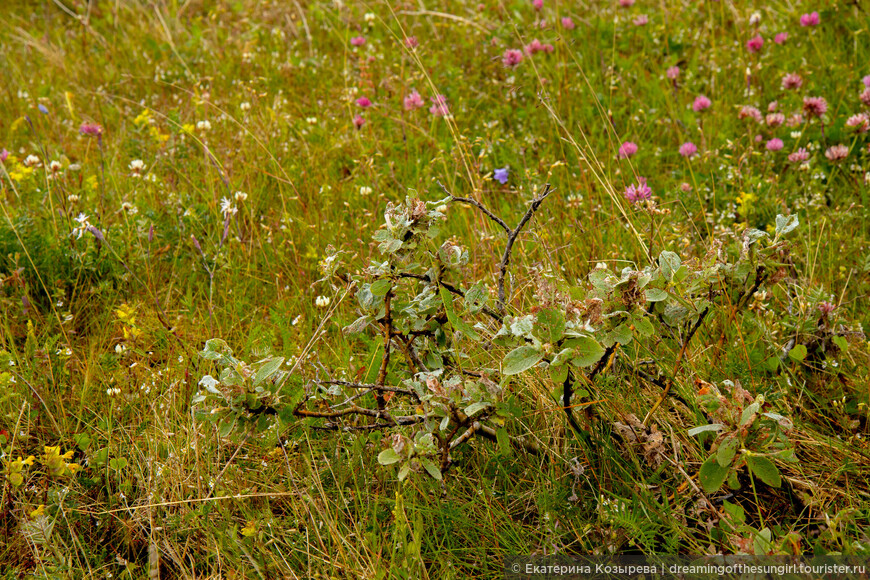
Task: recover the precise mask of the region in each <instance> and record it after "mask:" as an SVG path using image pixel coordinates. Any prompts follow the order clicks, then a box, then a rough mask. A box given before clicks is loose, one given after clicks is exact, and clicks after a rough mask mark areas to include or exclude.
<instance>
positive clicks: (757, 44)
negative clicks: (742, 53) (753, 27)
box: [746, 36, 764, 52]
mask: <svg viewBox="0 0 870 580" xmlns="http://www.w3.org/2000/svg"><path fill="white" fill-rule="evenodd" d="M762 46H764V39H763V38H761V36H755V37H753V38H750V39H749V41H747V43H746V49H747V50H748V51H749V52H758V51H759V50H761V47H762Z"/></svg>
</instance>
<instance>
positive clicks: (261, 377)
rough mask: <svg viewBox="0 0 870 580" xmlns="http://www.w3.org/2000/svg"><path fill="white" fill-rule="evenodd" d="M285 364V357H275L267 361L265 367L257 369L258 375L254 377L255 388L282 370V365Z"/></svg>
mask: <svg viewBox="0 0 870 580" xmlns="http://www.w3.org/2000/svg"><path fill="white" fill-rule="evenodd" d="M282 364H284V357H283V356H279V357H273V358H270V359H267V360H266V362H265V363H263V366H261V367H260V368H259V369H257V372H256V374H255V375H254V386H255V387H256V386H257V385H259V384H260V383H262V382H263V381H266V380H268V379H270V378H272V376H273V375H274V374H275V373H277V372H278V369H280V368H281V365H282Z"/></svg>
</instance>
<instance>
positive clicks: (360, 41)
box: [350, 36, 366, 46]
mask: <svg viewBox="0 0 870 580" xmlns="http://www.w3.org/2000/svg"><path fill="white" fill-rule="evenodd" d="M350 43H351V44H352V45H353V46H362V45H364V44H365V43H366V38H365V36H354V37H353V38H351V39H350Z"/></svg>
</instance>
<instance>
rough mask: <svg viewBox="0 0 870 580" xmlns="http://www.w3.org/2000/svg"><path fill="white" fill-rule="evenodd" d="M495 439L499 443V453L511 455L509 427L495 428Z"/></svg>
mask: <svg viewBox="0 0 870 580" xmlns="http://www.w3.org/2000/svg"><path fill="white" fill-rule="evenodd" d="M495 440H496V442H497V443H498V453H499V455H510V453H511V440H510V437H509V436H508V432H507V429H505V428H504V427H499V428H498V429H496V430H495Z"/></svg>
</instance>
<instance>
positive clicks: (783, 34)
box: [773, 32, 788, 44]
mask: <svg viewBox="0 0 870 580" xmlns="http://www.w3.org/2000/svg"><path fill="white" fill-rule="evenodd" d="M786 40H788V32H780V33H779V34H777V35H776V36H774V37H773V41H774V42H775V43H777V44H783V43H784V42H785V41H786Z"/></svg>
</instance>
